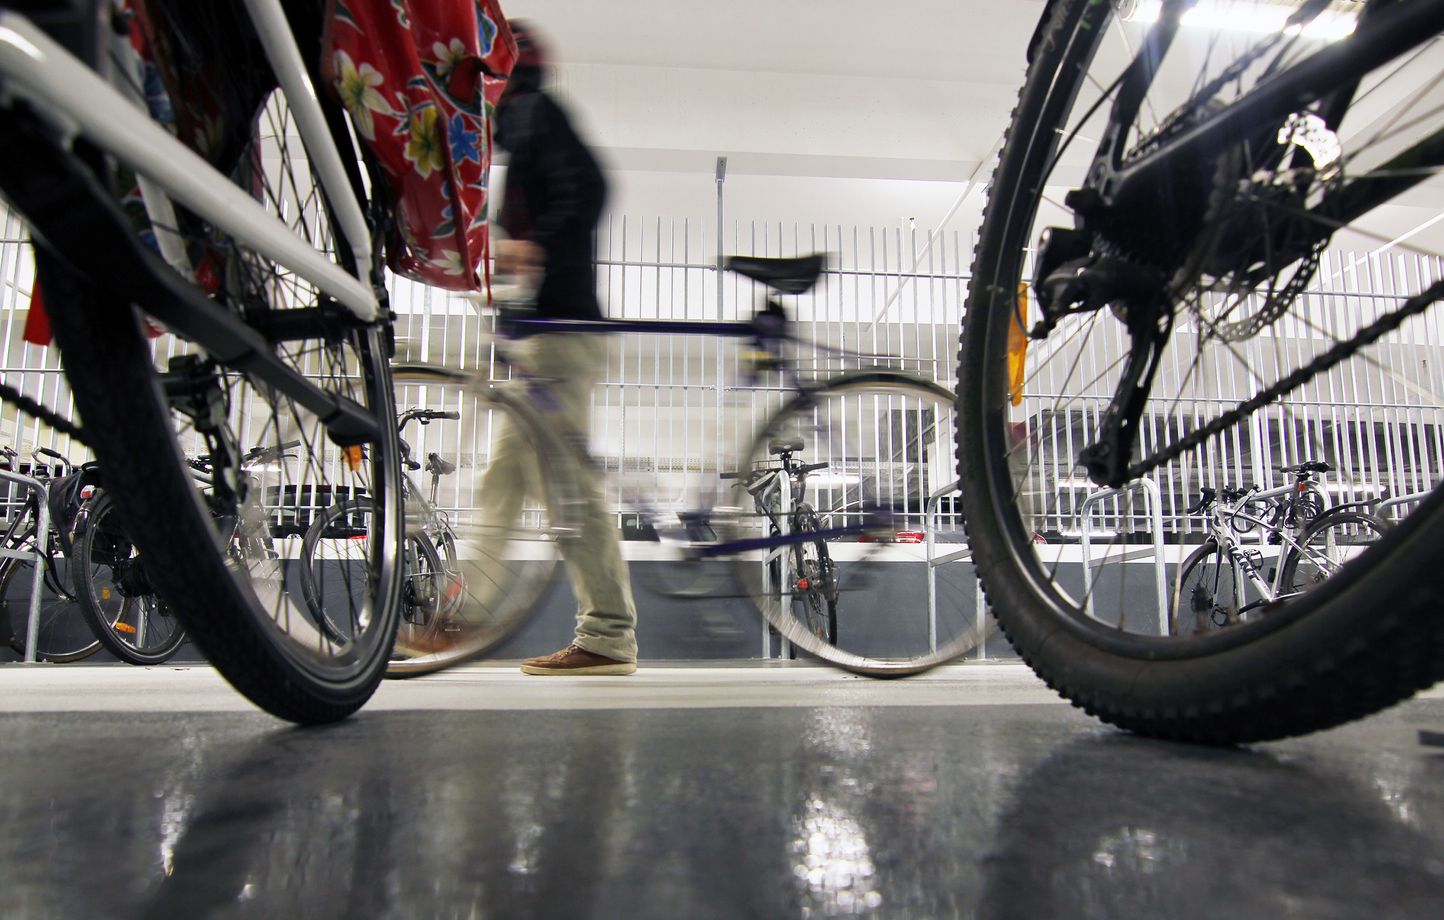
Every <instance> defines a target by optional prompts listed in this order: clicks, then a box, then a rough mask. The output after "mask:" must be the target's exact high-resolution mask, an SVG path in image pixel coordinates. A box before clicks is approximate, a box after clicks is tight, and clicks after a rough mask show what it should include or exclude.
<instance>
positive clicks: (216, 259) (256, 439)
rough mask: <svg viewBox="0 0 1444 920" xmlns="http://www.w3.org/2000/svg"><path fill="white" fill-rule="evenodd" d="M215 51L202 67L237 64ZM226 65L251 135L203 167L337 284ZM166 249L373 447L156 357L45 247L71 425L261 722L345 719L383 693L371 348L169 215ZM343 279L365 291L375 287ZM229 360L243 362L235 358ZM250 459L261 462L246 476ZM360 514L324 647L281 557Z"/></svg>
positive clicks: (303, 201) (237, 134) (384, 523)
mask: <svg viewBox="0 0 1444 920" xmlns="http://www.w3.org/2000/svg"><path fill="white" fill-rule="evenodd" d="M186 10H190V12H193V13H196V14H197V15H202V16H204V15H208V14H210V13H217V14H218V15H219V13H218V11H216V10H213V9H212V8H210V7H206V8H205V9H201V8H199V7H196V8H194V9H191V8H190V7H184V8H181V7H176V8H174V9H173V10H172V12H175V13H177V14H180V13H182V12H185V11H186ZM213 37H214V36H213ZM231 38H232V41H231V42H230V44H227V43H226V42H222V43H221V45H222V47H220V48H219V49H217V51H216V53H218V54H224V53H227V49H228V48H230V47H231V46H232V45H233V46H234V47H235V48H236V49H238V50H237V52H236V53H237V54H243V53H245V49H246V48H250V47H251V46H250V45H249V44H247V43H246V42H245V41H244V40H243V39H242V38H241V37H240V36H232V37H231ZM240 63H241V62H237V66H238V70H237V74H238V79H237V81H236V86H234V87H232V86H226V87H222V89H225V90H227V91H230V90H234V91H235V92H237V93H239V94H241V95H243V96H245V98H244V99H241V100H240V101H239V104H240V106H241V108H240V109H239V111H242V112H245V113H255V112H259V115H258V117H257V120H255V121H250V122H247V121H245V120H244V118H243V119H241V121H239V122H237V123H235V124H232V123H230V122H227V123H226V124H225V125H223V126H221V127H223V128H224V129H225V131H226V137H225V138H224V141H225V143H222V144H220V145H219V146H220V148H221V149H220V153H217V154H215V159H216V161H217V162H219V163H220V164H221V168H223V169H229V170H230V171H231V174H232V177H233V179H234V181H236V182H237V183H238V184H240V185H241V186H242V187H244V188H245V189H247V190H248V191H250V192H251V193H253V194H254V195H255V196H256V198H257V200H258V201H259V202H261V204H262V205H263V206H264V207H265V208H266V209H267V210H268V211H269V212H271V213H272V214H274V215H275V216H276V217H277V218H278V219H280V220H282V221H283V222H284V223H285V224H286V225H287V226H288V227H290V228H291V229H292V231H293V232H294V235H295V243H296V247H297V251H298V252H300V251H302V250H303V249H305V250H309V251H310V252H308V255H309V256H314V255H319V256H321V257H322V258H325V259H328V260H330V261H332V262H334V263H336V264H338V265H340V266H341V267H342V268H343V269H345V268H346V267H347V266H348V265H349V264H350V262H351V261H352V258H351V255H350V250H349V249H348V247H346V246H344V245H338V242H339V241H338V240H337V239H336V235H335V234H334V233H333V231H332V221H331V219H330V209H329V206H328V204H327V202H326V201H325V199H324V197H323V195H322V193H321V190H320V185H319V183H318V182H317V181H316V180H315V178H314V176H313V174H312V172H311V170H310V167H309V160H308V158H307V157H306V155H305V152H304V150H302V149H301V147H300V142H299V140H298V135H297V132H296V130H295V129H294V126H293V125H292V123H291V116H290V114H289V110H288V109H287V107H286V105H285V102H284V99H283V98H282V96H281V94H280V93H279V92H275V93H270V94H269V95H267V94H266V93H265V92H261V93H259V94H258V95H255V96H254V98H253V95H252V94H253V91H254V90H255V87H254V86H251V85H249V81H248V79H240V78H239V77H240V76H242V75H244V76H245V77H247V78H249V76H250V75H251V71H250V70H248V69H246V68H244V67H241V66H240ZM245 63H247V64H249V63H250V62H245ZM261 66H264V65H263V64H262V65H261ZM237 125H239V126H240V127H239V129H238V128H237ZM31 166H32V167H33V168H36V169H39V168H41V167H40V166H37V165H35V164H31ZM357 187H359V184H358V186H357ZM74 219H75V221H77V222H80V223H81V224H90V223H91V222H93V223H94V225H95V226H97V227H106V228H108V232H110V233H120V232H125V230H124V228H125V226H126V224H125V222H124V220H123V219H122V218H118V217H117V215H116V213H115V210H114V209H113V208H111V207H107V206H104V205H102V204H100V203H98V202H97V203H96V204H95V206H94V213H93V214H92V213H81V214H77V215H75V217H74ZM173 229H174V230H175V232H177V233H179V234H180V235H181V236H182V237H183V238H184V239H185V240H186V242H187V247H186V248H187V252H188V253H189V254H190V256H191V258H192V260H193V261H194V263H195V264H196V270H195V274H196V276H197V277H198V278H200V279H202V281H203V288H202V289H203V290H204V291H206V292H207V293H210V294H211V296H212V299H213V301H214V303H215V304H216V309H217V310H221V309H224V310H227V311H230V313H231V314H232V315H233V316H237V317H239V318H241V319H242V320H243V321H244V322H245V323H246V324H247V325H248V326H249V327H250V329H251V330H252V332H253V333H254V335H255V339H254V340H253V341H252V342H251V343H250V344H251V345H252V346H254V347H256V348H257V349H258V350H259V351H260V352H261V353H264V354H266V355H267V356H273V357H275V358H276V359H279V360H280V361H281V362H283V363H284V364H286V365H287V366H288V367H289V368H290V370H291V371H292V372H294V373H295V374H298V375H301V376H303V377H305V378H306V379H307V380H309V381H310V382H312V383H314V384H315V385H316V386H318V387H320V388H321V389H322V390H325V391H327V393H329V394H331V395H333V396H334V397H337V398H339V399H340V400H344V401H346V402H348V403H350V404H354V405H356V406H359V407H360V408H361V409H363V410H365V411H366V412H367V413H369V414H370V415H371V417H372V418H374V419H376V420H377V422H378V427H377V429H376V431H375V433H374V435H371V436H369V438H366V439H363V443H360V444H353V445H350V446H346V447H342V446H339V445H338V444H336V443H334V442H333V441H332V440H331V433H332V432H331V429H330V427H329V426H328V422H329V420H330V416H331V415H332V414H333V411H334V410H333V409H332V408H331V407H330V406H326V407H324V408H323V407H319V406H318V405H317V403H316V402H313V401H308V402H307V403H306V404H303V403H302V401H301V400H299V399H297V398H294V397H292V396H290V395H287V394H286V393H285V392H282V391H281V390H279V389H277V387H275V386H272V385H271V384H270V383H267V382H266V381H265V380H263V379H261V377H260V376H258V375H257V373H256V372H254V371H253V370H250V369H242V368H240V367H238V366H237V365H236V364H227V363H226V360H225V359H226V357H227V356H219V355H210V354H207V353H205V352H204V351H203V350H201V349H199V348H198V347H197V346H195V345H193V344H191V343H186V342H182V341H179V340H177V339H174V338H170V337H162V338H160V339H159V340H157V342H156V343H155V344H154V345H152V344H151V343H150V342H149V341H148V340H147V338H146V336H145V334H144V331H143V330H142V327H141V325H140V323H139V322H138V321H137V317H136V315H135V314H134V313H133V312H132V310H131V305H130V304H128V303H125V302H124V301H123V300H121V299H120V298H118V297H116V296H115V295H114V294H113V293H112V292H113V291H114V285H112V284H111V279H110V278H109V277H102V276H101V275H104V274H105V273H103V272H101V273H98V274H97V275H96V276H95V277H87V276H86V272H88V271H92V270H93V269H94V266H95V265H96V264H97V261H98V262H99V264H104V262H103V257H104V255H105V254H104V253H97V252H91V251H83V250H79V249H78V250H77V251H73V252H66V253H63V254H56V253H54V252H51V251H49V250H47V249H46V248H45V246H44V244H42V245H40V246H38V247H37V249H38V251H37V267H38V273H39V280H40V284H41V286H42V289H43V290H44V292H45V299H46V304H47V306H48V307H49V309H50V312H51V314H52V316H51V318H52V321H53V322H52V325H53V327H54V332H55V338H56V341H57V343H58V344H59V346H60V350H61V353H62V357H63V359H64V363H65V368H66V373H67V378H68V380H69V382H70V385H71V388H72V390H73V393H74V397H75V402H76V405H77V407H78V409H79V413H80V415H81V417H82V418H83V419H84V421H85V423H86V425H87V426H89V430H90V432H91V433H92V435H93V442H94V445H95V446H94V449H95V452H96V455H97V457H98V459H99V460H100V462H101V465H102V467H103V468H104V470H105V475H106V478H107V485H108V487H109V489H110V491H111V494H112V497H113V498H114V500H115V502H116V506H117V508H118V509H119V511H120V512H121V516H122V521H123V524H124V528H125V531H126V532H127V533H129V534H130V535H131V537H132V538H133V539H134V541H135V544H136V546H137V547H139V548H140V550H141V552H142V553H143V555H144V557H145V559H146V567H147V568H146V571H147V575H148V577H149V578H150V580H151V581H152V583H153V584H154V586H155V588H156V589H157V591H158V592H159V593H160V595H161V596H162V597H163V598H164V599H165V600H166V601H167V603H168V604H169V605H170V607H171V609H173V610H174V611H175V612H176V614H177V615H178V616H179V617H181V618H182V622H183V623H184V625H185V627H186V631H187V633H188V634H189V635H190V636H191V638H192V639H193V641H194V642H195V644H196V645H197V646H198V647H199V648H200V649H201V651H203V652H204V653H205V655H206V656H207V658H209V659H210V661H211V662H212V663H213V664H214V665H215V666H216V668H217V669H218V670H219V671H220V672H221V673H222V674H223V675H224V676H225V677H226V679H227V680H229V681H230V682H231V683H232V684H233V685H234V686H235V687H236V688H237V689H238V690H240V691H241V692H242V693H243V694H245V695H246V696H247V697H249V698H250V699H251V700H253V701H254V702H255V703H257V704H258V705H259V706H261V707H262V708H264V709H266V710H267V711H269V712H271V713H273V714H275V715H277V716H280V717H282V718H286V719H290V720H292V721H296V722H301V723H315V722H327V721H332V720H335V719H338V718H342V717H344V716H346V715H347V714H349V713H351V712H353V711H355V710H356V709H357V708H358V707H360V706H361V705H362V704H363V703H364V702H365V701H366V700H367V699H368V698H369V697H370V696H371V694H372V693H373V692H374V689H375V687H376V684H377V683H378V682H379V681H380V679H381V676H382V673H383V672H384V670H385V667H386V660H387V656H388V655H389V653H390V649H391V644H392V639H393V633H394V629H395V625H396V612H397V603H398V600H399V596H400V587H401V581H400V571H399V568H400V567H399V564H398V561H399V557H400V550H401V539H402V527H401V526H400V522H399V519H400V478H399V461H398V448H397V441H396V433H395V426H394V424H392V419H394V410H393V408H392V402H391V380H390V375H389V364H388V362H387V349H388V345H387V337H386V330H385V329H384V328H382V326H381V325H380V324H379V323H377V324H369V325H368V324H364V323H362V322H360V321H359V320H358V321H352V320H350V319H349V318H341V317H340V316H338V314H342V313H344V312H345V311H343V310H340V309H339V308H338V307H337V306H336V305H335V304H334V303H333V302H332V301H331V299H330V298H329V297H327V296H325V295H324V294H323V293H322V292H321V291H320V290H319V289H318V288H317V287H316V286H315V285H314V284H312V283H310V282H309V281H308V280H306V279H305V278H303V277H302V276H301V275H299V274H297V273H295V272H293V271H291V270H290V269H287V268H285V267H283V266H282V265H280V264H278V263H277V262H275V261H273V260H271V259H269V258H267V257H265V256H263V255H262V254H260V253H258V252H255V251H253V250H251V249H249V248H248V247H247V246H245V245H243V244H242V243H241V242H240V241H238V240H236V239H233V238H231V237H229V236H227V235H226V234H224V233H223V232H221V231H219V230H218V229H217V228H214V227H208V226H206V225H205V224H204V223H203V222H201V221H200V220H199V219H197V218H196V217H195V216H194V215H190V214H188V213H186V212H184V211H183V210H182V211H181V212H180V213H179V214H178V215H177V226H176V227H175V228H173ZM351 273H352V274H353V276H357V277H362V278H365V279H367V280H368V281H370V280H371V279H372V276H373V267H372V266H362V267H361V268H360V271H359V272H357V271H354V270H352V271H351ZM378 277H379V276H378ZM184 283H187V282H185V281H183V280H180V279H174V280H167V282H166V284H168V285H169V284H184ZM329 317H334V320H333V319H328V318H329ZM237 350H238V351H239V352H240V353H242V354H244V352H245V349H244V348H241V347H240V346H239V343H238V344H237ZM239 363H240V364H244V363H245V362H244V361H243V360H242V361H240V362H239ZM248 367H249V366H248ZM308 406H309V408H308ZM323 416H325V417H324V418H323ZM346 440H348V441H349V440H352V439H351V438H350V437H349V436H348V437H347V438H346ZM293 445H294V446H293ZM257 449H260V450H262V451H264V452H265V453H266V454H267V455H268V457H269V459H268V460H267V461H266V462H264V463H255V464H248V461H247V458H248V457H250V456H254V455H255V451H256V450H257ZM186 453H190V454H192V455H195V454H203V455H205V457H206V462H205V463H204V464H203V466H204V467H205V469H206V470H207V471H208V472H207V474H206V475H205V476H204V482H197V481H196V478H195V477H194V476H193V475H192V474H193V473H194V472H195V470H194V468H193V467H192V466H191V465H189V464H188V463H187V460H186V456H185V455H186ZM360 495H365V496H369V497H370V499H371V500H372V501H373V502H374V503H375V506H376V508H377V509H379V510H378V512H377V514H378V517H379V518H380V520H379V521H378V523H379V524H380V526H375V527H373V528H372V530H371V532H370V538H369V539H368V541H366V548H365V550H364V552H362V553H361V554H360V555H361V557H362V559H363V563H362V565H361V567H360V568H359V569H358V570H356V572H355V576H356V577H357V578H358V579H361V580H362V582H363V583H364V584H365V585H366V587H365V589H364V590H363V591H360V592H358V595H357V597H358V602H357V604H356V605H355V606H354V607H353V608H352V609H348V610H346V611H344V616H341V615H339V614H338V616H337V617H336V622H337V623H339V624H341V627H342V629H341V630H340V635H339V636H338V635H337V634H336V633H335V632H333V631H331V630H325V629H322V628H321V626H320V624H318V623H317V622H316V621H315V619H314V618H313V617H312V616H310V614H309V612H308V608H307V607H306V605H305V604H304V602H303V600H302V598H301V597H300V591H299V588H298V586H297V585H296V572H295V568H296V567H295V564H294V556H295V551H294V544H290V543H289V542H288V541H290V540H293V539H294V540H296V541H299V539H300V537H301V536H302V535H303V534H304V533H305V531H306V529H307V528H308V527H309V526H310V521H311V518H312V517H313V516H314V515H315V514H316V513H317V511H318V509H319V508H322V507H324V506H326V505H328V504H331V503H333V502H335V501H337V500H344V499H347V498H351V497H355V496H360Z"/></svg>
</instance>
